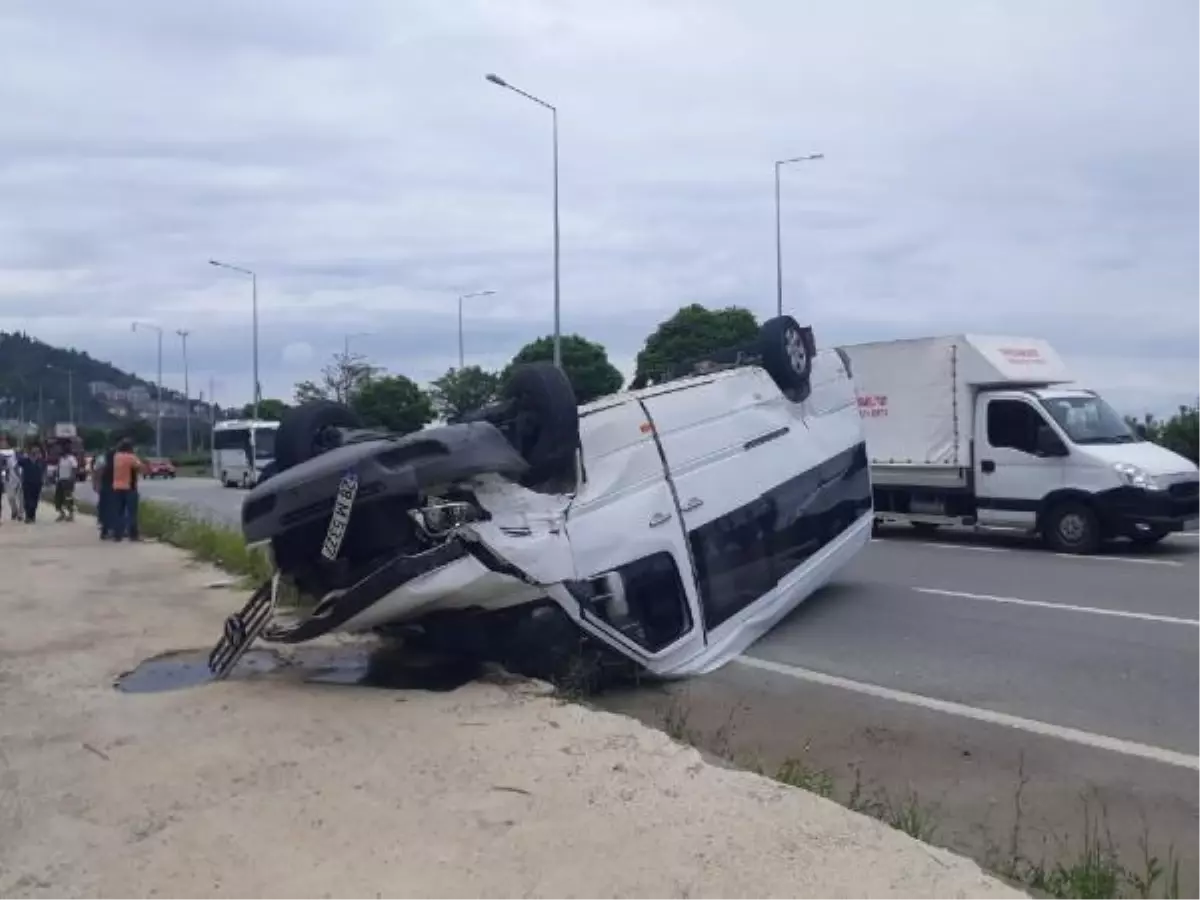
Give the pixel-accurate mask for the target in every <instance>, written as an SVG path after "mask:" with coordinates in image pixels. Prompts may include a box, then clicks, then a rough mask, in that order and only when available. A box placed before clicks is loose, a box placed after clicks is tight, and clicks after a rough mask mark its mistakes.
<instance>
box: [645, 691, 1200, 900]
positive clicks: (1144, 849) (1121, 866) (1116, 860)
mask: <svg viewBox="0 0 1200 900" xmlns="http://www.w3.org/2000/svg"><path fill="white" fill-rule="evenodd" d="M736 713H737V709H736V708H733V709H731V710H730V713H729V716H728V718H727V719H726V721H725V722H723V723H722V724H721V725H720V727H718V728H716V729H715V730H714V731H711V732H708V731H705V730H703V729H699V728H695V727H693V726H692V724H691V711H690V709H689V707H688V704H687V703H686V701H683V700H681V698H679V697H678V696H673V697H672V698H671V700H670V702H669V703H668V704H667V705H666V706H665V707H662V708H660V709H659V710H658V718H659V725H660V727H661V728H662V729H663V731H665V732H666V733H667V734H668V735H669V736H670V737H672V738H673V739H675V740H677V741H679V742H680V743H684V744H690V745H692V746H694V747H696V748H697V749H699V750H702V751H704V752H706V753H709V754H711V755H712V756H716V757H718V758H720V759H723V760H725V761H727V762H729V763H732V764H733V765H736V766H737V767H739V768H743V769H749V770H750V771H753V772H757V773H758V774H760V775H765V776H767V777H769V778H773V779H774V780H776V781H779V782H781V783H783V784H787V785H790V786H791V787H796V788H800V789H802V790H806V791H809V792H811V793H814V794H817V795H818V796H821V797H825V798H827V799H830V800H833V801H835V802H838V803H841V804H842V805H843V806H845V807H847V808H848V809H851V810H854V811H855V812H859V813H862V814H863V815H868V816H872V817H874V818H876V819H879V820H880V821H882V822H885V823H887V824H888V825H890V826H891V827H892V828H895V829H897V830H899V831H903V832H904V833H905V834H908V835H910V836H911V837H914V838H917V839H918V840H921V841H926V842H930V843H940V842H941V841H940V840H939V838H940V837H941V836H940V835H939V825H940V824H943V823H942V822H941V819H942V812H941V810H940V809H939V806H938V805H937V804H932V803H928V802H925V801H923V800H922V799H921V797H920V796H919V795H918V794H917V792H916V791H915V790H912V789H911V788H910V789H909V790H907V791H903V792H889V791H888V790H887V789H886V788H884V787H882V786H879V785H872V784H870V783H869V782H867V781H865V780H864V778H863V774H862V772H861V770H860V769H859V768H857V767H855V768H853V770H852V771H853V780H852V783H851V784H845V783H839V780H838V778H837V777H836V776H835V774H834V773H833V772H832V771H830V770H829V769H826V768H822V767H820V766H818V765H815V764H813V763H812V762H811V761H810V760H809V759H808V757H807V754H806V752H801V753H799V754H797V755H795V756H792V757H788V758H786V759H784V760H783V761H782V762H781V763H779V764H778V765H777V766H773V767H767V766H764V765H763V763H762V762H761V760H759V759H756V758H754V757H753V756H746V755H745V754H743V753H739V752H738V751H737V750H735V749H734V745H735V740H734V738H735V732H736V726H737V723H736ZM806 750H807V748H805V751H806ZM1017 773H1018V774H1017V779H1016V783H1015V784H1014V787H1013V795H1012V804H1013V812H1014V819H1013V825H1012V830H1011V832H1010V833H1008V834H1007V835H1006V836H1005V837H1004V839H1003V840H1001V841H998V842H994V843H992V844H991V845H990V846H989V847H988V848H987V850H986V852H985V853H984V855H983V858H979V856H978V854H977V853H969V852H967V851H966V850H965V848H961V847H955V846H953V845H952V843H951V844H948V845H947V848H948V849H950V850H953V851H955V852H959V853H963V854H964V855H971V856H975V857H976V859H977V860H978V862H979V863H980V865H981V866H983V867H984V868H985V869H988V870H989V871H991V872H993V873H995V874H996V875H998V876H1000V877H1001V878H1003V879H1005V880H1007V881H1008V882H1010V883H1011V884H1014V885H1016V886H1018V887H1020V888H1021V889H1023V890H1027V891H1029V892H1030V893H1031V894H1032V895H1033V896H1036V897H1079V898H1103V897H1121V898H1123V897H1167V898H1172V897H1180V896H1182V894H1181V885H1180V881H1181V877H1180V875H1181V873H1180V860H1179V858H1178V856H1177V854H1176V850H1175V846H1174V845H1173V844H1168V845H1167V846H1166V847H1165V849H1164V848H1156V847H1155V846H1154V842H1153V841H1152V839H1151V835H1150V829H1149V826H1148V825H1145V824H1144V825H1143V831H1142V836H1141V838H1140V839H1139V840H1138V845H1137V851H1136V853H1132V854H1130V853H1125V854H1122V852H1121V851H1120V850H1119V848H1118V847H1117V843H1116V841H1115V840H1114V839H1113V836H1112V834H1111V831H1110V829H1109V821H1108V810H1107V809H1106V807H1105V805H1104V803H1103V802H1102V801H1101V800H1100V799H1099V797H1098V794H1084V795H1082V796H1081V797H1080V801H1079V810H1078V812H1079V816H1080V824H1079V827H1078V829H1072V830H1071V831H1070V833H1059V834H1054V833H1051V834H1046V833H1044V832H1042V830H1041V829H1033V830H1035V831H1037V832H1039V834H1040V837H1041V840H1040V853H1038V854H1036V855H1032V854H1030V853H1029V852H1028V850H1027V844H1028V843H1030V841H1028V840H1027V837H1028V836H1027V835H1026V834H1025V832H1026V831H1028V830H1030V828H1029V826H1028V823H1027V821H1026V819H1027V813H1026V810H1025V805H1024V800H1025V798H1026V792H1027V791H1028V789H1029V779H1028V778H1027V777H1026V775H1025V766H1024V759H1023V758H1021V759H1020V760H1018V766H1017ZM843 781H844V780H843ZM1033 843H1035V844H1036V843H1039V842H1038V841H1036V840H1035V841H1033ZM1131 856H1132V857H1133V858H1130V857H1131Z"/></svg>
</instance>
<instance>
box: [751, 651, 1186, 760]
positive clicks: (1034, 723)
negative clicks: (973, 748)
mask: <svg viewBox="0 0 1200 900" xmlns="http://www.w3.org/2000/svg"><path fill="white" fill-rule="evenodd" d="M735 662H739V663H741V664H742V665H744V666H747V667H749V668H751V669H760V670H762V671H764V672H772V673H774V674H776V675H786V676H787V677H789V678H795V679H798V680H800V681H808V682H812V683H814V684H823V685H826V686H828V687H836V688H842V689H843V690H847V691H854V692H856V693H859V694H866V695H868V696H871V697H878V698H879V699H881V700H891V701H893V702H895V703H904V704H907V705H908V706H918V707H921V708H922V709H930V710H935V711H937V712H942V713H947V714H949V715H952V716H961V717H962V718H965V719H974V720H975V721H977V722H987V723H989V724H991V725H1003V726H1005V727H1007V728H1014V729H1016V730H1018V731H1028V732H1030V733H1031V734H1040V735H1044V736H1045V737H1052V738H1058V739H1059V740H1063V741H1070V742H1071V743H1075V744H1082V745H1084V746H1087V747H1096V748H1098V749H1101V750H1109V751H1112V752H1113V753H1121V754H1123V755H1125V756H1136V757H1140V758H1141V759H1148V760H1151V761H1152V762H1159V763H1164V764H1166V765H1169V766H1179V767H1180V768H1183V769H1195V770H1200V757H1197V756H1189V755H1188V754H1186V753H1180V752H1179V751H1177V750H1168V749H1166V748H1165V747H1155V746H1152V745H1150V744H1139V743H1137V742H1136V741H1127V740H1123V739H1122V738H1115V737H1109V736H1108V735H1104V734H1095V733H1093V732H1090V731H1081V730H1080V729H1078V728H1067V727H1066V726H1063V725H1052V724H1050V723H1049V722H1039V721H1038V720H1036V719H1026V718H1023V717H1022V716H1012V715H1009V714H1008V713H1002V712H996V711H994V710H990V709H980V708H979V707H975V706H966V705H965V704H962V703H955V702H953V701H951V700H939V699H937V698H936V697H926V696H924V695H923V694H910V693H909V692H908V691H898V690H895V689H894V688H886V687H882V686H880V685H877V684H868V683H866V682H863V681H851V680H850V679H849V678H840V677H838V676H837V675H826V674H825V673H824V672H814V671H812V670H811V669H802V668H800V667H798V666H789V665H787V664H785V663H777V662H772V661H771V660H768V659H759V658H758V657H756V656H739V657H737V658H736V660H735Z"/></svg>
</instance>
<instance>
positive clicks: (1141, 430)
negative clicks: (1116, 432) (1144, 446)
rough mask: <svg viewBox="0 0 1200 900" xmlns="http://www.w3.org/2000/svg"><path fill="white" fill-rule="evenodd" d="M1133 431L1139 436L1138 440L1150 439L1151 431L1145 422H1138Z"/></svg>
mask: <svg viewBox="0 0 1200 900" xmlns="http://www.w3.org/2000/svg"><path fill="white" fill-rule="evenodd" d="M1133 433H1134V434H1136V435H1137V436H1138V440H1141V441H1145V440H1149V438H1148V435H1149V432H1148V431H1146V425H1145V423H1144V422H1138V423H1137V424H1136V425H1134V426H1133Z"/></svg>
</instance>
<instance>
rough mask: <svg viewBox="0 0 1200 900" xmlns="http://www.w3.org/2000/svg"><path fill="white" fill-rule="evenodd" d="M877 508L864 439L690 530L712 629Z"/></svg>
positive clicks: (706, 616)
mask: <svg viewBox="0 0 1200 900" xmlns="http://www.w3.org/2000/svg"><path fill="white" fill-rule="evenodd" d="M870 508H871V482H870V478H869V476H868V464H867V449H866V445H865V444H857V445H856V446H854V447H851V448H849V449H848V450H845V451H843V452H842V453H839V454H837V455H836V456H834V457H833V458H832V459H830V460H829V461H828V462H826V463H824V464H822V465H820V466H817V467H816V468H813V469H809V470H808V471H807V472H803V473H801V474H800V475H797V476H796V477H795V478H791V479H789V480H788V481H785V482H783V484H781V485H779V486H778V487H775V488H773V489H772V490H770V491H767V492H766V493H765V494H763V495H762V496H760V497H756V498H754V499H753V500H751V501H750V502H749V503H747V504H745V505H744V506H740V507H738V508H737V509H734V510H731V511H730V512H728V513H726V514H725V515H723V516H721V517H720V518H717V519H714V520H713V521H711V522H708V523H707V524H705V525H701V526H700V527H699V528H695V529H693V530H692V531H690V532H689V533H688V541H689V544H690V546H691V549H692V559H693V560H694V561H695V564H696V584H697V587H698V588H699V591H700V605H701V608H702V609H703V611H704V626H705V628H707V629H708V630H709V631H712V630H713V629H714V628H717V627H718V626H719V625H721V623H723V622H726V621H728V620H729V619H730V618H732V617H733V616H735V615H737V614H738V613H739V612H741V611H742V610H743V609H745V608H746V607H747V606H749V605H750V604H752V603H754V602H755V601H756V600H758V598H759V597H761V596H762V595H763V594H766V593H768V592H769V591H771V590H772V589H773V588H774V587H775V586H776V585H777V584H779V582H780V581H781V580H783V579H784V578H786V577H787V576H788V575H789V574H790V573H791V572H793V571H794V570H795V569H796V568H798V567H799V566H800V565H801V564H802V563H803V562H804V561H805V560H807V559H808V558H809V557H810V556H812V555H813V554H814V553H817V552H818V551H820V550H821V548H822V547H824V546H825V545H827V544H829V543H830V542H831V541H833V540H836V539H837V537H838V535H840V534H842V533H843V532H844V531H845V530H846V529H847V528H849V527H850V526H851V525H852V524H854V522H855V521H857V520H858V518H859V517H860V516H862V515H863V514H864V513H866V512H867V511H868V510H870Z"/></svg>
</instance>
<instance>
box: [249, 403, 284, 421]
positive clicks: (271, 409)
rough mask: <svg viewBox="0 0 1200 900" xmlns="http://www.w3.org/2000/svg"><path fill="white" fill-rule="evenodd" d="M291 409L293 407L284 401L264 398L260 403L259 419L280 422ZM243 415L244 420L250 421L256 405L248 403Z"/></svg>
mask: <svg viewBox="0 0 1200 900" xmlns="http://www.w3.org/2000/svg"><path fill="white" fill-rule="evenodd" d="M289 409H291V407H290V406H288V405H287V404H286V403H284V402H283V401H282V400H273V399H271V398H270V397H264V398H263V399H262V400H259V401H258V417H259V418H260V419H267V420H274V421H276V422H278V421H279V420H280V419H282V418H283V414H284V413H286V412H287V411H288V410H289ZM241 414H242V418H244V419H249V418H250V417H251V416H253V415H254V404H253V403H247V404H246V405H245V406H243V407H242V413H241Z"/></svg>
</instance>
